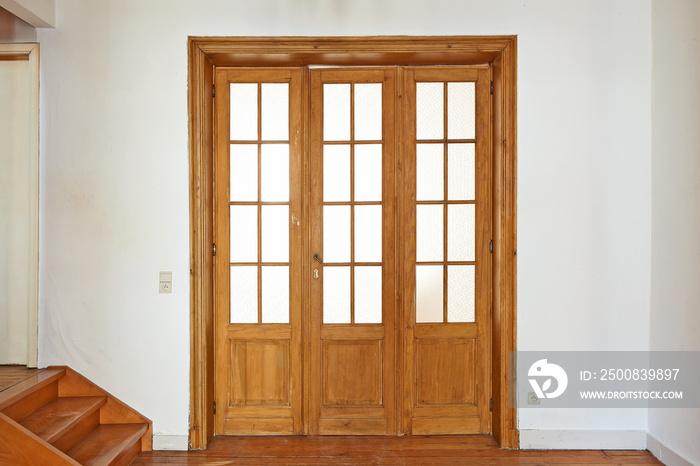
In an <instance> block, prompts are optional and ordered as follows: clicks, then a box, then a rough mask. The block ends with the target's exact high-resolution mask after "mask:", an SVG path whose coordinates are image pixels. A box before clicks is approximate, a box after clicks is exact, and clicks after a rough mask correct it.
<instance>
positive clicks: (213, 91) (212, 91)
mask: <svg viewBox="0 0 700 466" xmlns="http://www.w3.org/2000/svg"><path fill="white" fill-rule="evenodd" d="M491 94H493V83H491ZM215 97H216V84H212V85H211V98H212V99H213V98H215Z"/></svg>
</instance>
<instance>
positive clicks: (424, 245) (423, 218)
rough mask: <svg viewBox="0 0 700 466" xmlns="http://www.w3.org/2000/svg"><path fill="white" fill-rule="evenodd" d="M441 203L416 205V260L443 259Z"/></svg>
mask: <svg viewBox="0 0 700 466" xmlns="http://www.w3.org/2000/svg"><path fill="white" fill-rule="evenodd" d="M442 215H443V207H442V206H441V205H419V206H416V260H417V261H419V262H426V261H441V260H443V244H444V243H443V234H442V227H443V224H442Z"/></svg>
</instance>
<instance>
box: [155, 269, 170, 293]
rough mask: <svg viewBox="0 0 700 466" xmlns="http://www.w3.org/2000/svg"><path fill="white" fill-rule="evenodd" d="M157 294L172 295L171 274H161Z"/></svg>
mask: <svg viewBox="0 0 700 466" xmlns="http://www.w3.org/2000/svg"><path fill="white" fill-rule="evenodd" d="M158 292H159V293H161V294H162V293H168V294H170V293H172V292H173V273H172V272H161V273H160V275H159V278H158Z"/></svg>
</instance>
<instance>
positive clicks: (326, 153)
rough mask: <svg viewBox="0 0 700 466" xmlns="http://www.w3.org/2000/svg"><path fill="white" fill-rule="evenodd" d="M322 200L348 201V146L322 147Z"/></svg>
mask: <svg viewBox="0 0 700 466" xmlns="http://www.w3.org/2000/svg"><path fill="white" fill-rule="evenodd" d="M323 200H324V201H325V202H338V201H342V202H349V201H350V146H349V145H345V144H343V145H341V146H335V145H334V146H329V145H325V146H323Z"/></svg>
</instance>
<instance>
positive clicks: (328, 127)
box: [323, 84, 350, 141]
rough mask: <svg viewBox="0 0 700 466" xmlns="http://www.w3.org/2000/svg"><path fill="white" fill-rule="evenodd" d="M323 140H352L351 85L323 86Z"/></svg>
mask: <svg viewBox="0 0 700 466" xmlns="http://www.w3.org/2000/svg"><path fill="white" fill-rule="evenodd" d="M323 140H324V141H349V140H350V84H324V85H323Z"/></svg>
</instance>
